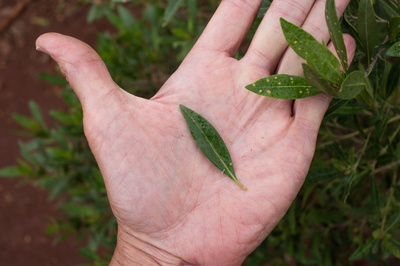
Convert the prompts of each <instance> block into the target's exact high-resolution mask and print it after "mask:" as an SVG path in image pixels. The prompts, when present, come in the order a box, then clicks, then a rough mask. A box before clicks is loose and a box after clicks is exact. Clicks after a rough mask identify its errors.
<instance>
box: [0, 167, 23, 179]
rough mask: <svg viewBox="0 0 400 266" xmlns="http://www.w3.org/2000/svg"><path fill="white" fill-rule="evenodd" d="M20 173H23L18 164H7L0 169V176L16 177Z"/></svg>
mask: <svg viewBox="0 0 400 266" xmlns="http://www.w3.org/2000/svg"><path fill="white" fill-rule="evenodd" d="M21 175H23V173H22V172H21V170H20V168H19V167H18V166H8V167H4V168H1V169H0V176H1V177H17V176H21Z"/></svg>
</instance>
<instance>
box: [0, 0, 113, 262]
mask: <svg viewBox="0 0 400 266" xmlns="http://www.w3.org/2000/svg"><path fill="white" fill-rule="evenodd" d="M78 2H79V1H55V0H52V1H48V0H34V1H26V0H23V1H19V0H5V1H0V94H1V96H0V168H3V167H6V166H9V165H13V164H15V163H16V161H17V159H18V158H21V156H20V152H19V146H18V141H19V140H27V138H26V137H25V136H21V135H19V134H17V133H16V131H18V130H20V129H21V128H20V127H18V124H17V123H16V122H15V121H14V120H13V118H12V114H15V113H20V114H24V115H28V114H29V108H28V102H29V101H30V100H34V101H35V102H36V103H37V104H38V105H39V106H40V107H41V108H42V110H43V112H44V113H46V112H48V111H49V110H50V109H61V110H65V109H66V108H67V106H66V104H65V103H64V102H63V101H62V99H61V88H60V87H59V86H55V85H53V84H51V83H49V82H46V81H44V80H43V79H41V78H40V77H39V73H56V72H57V70H56V68H55V64H54V63H53V61H52V60H51V59H50V58H49V57H48V56H46V55H43V54H41V53H39V52H37V51H36V50H35V40H36V38H37V37H38V36H39V35H40V34H42V33H45V32H60V33H64V34H68V35H71V36H75V37H77V38H79V39H81V40H83V41H85V42H87V43H89V44H90V45H92V46H94V45H95V44H96V42H97V38H96V34H97V33H98V32H103V31H106V30H112V29H113V28H112V27H111V26H110V24H109V23H107V22H106V21H105V20H104V19H103V20H99V21H96V22H94V23H87V15H88V11H89V8H90V6H89V5H82V4H78ZM46 119H47V121H48V120H49V119H48V117H46ZM49 217H57V218H62V217H63V215H62V214H61V213H60V211H58V210H57V206H56V204H55V202H49V201H48V192H46V191H45V190H43V189H42V188H40V187H38V186H34V185H32V184H31V183H28V184H21V179H0V247H1V248H0V261H1V263H0V264H2V265H77V264H78V263H82V262H85V261H86V262H89V260H87V259H86V260H85V258H84V257H82V256H79V254H78V249H79V247H80V246H81V245H82V244H79V243H77V242H76V241H75V238H76V236H73V237H72V238H71V239H69V240H67V241H65V242H61V243H59V244H58V245H54V244H53V242H54V236H51V235H48V234H46V233H45V232H46V226H47V224H48V223H49Z"/></svg>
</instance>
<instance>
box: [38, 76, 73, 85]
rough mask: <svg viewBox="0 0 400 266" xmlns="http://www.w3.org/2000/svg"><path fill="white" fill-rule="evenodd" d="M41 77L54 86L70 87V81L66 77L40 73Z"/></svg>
mask: <svg viewBox="0 0 400 266" xmlns="http://www.w3.org/2000/svg"><path fill="white" fill-rule="evenodd" d="M39 77H40V78H41V79H43V80H45V81H47V82H50V83H51V84H54V85H61V86H65V85H68V81H67V80H66V79H65V78H64V77H58V76H56V75H53V74H49V73H40V74H39Z"/></svg>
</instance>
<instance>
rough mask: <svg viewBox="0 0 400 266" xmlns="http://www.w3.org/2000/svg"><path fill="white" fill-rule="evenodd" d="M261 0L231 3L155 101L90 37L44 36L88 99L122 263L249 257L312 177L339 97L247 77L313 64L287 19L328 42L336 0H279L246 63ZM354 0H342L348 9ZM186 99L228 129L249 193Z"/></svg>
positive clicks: (87, 118)
mask: <svg viewBox="0 0 400 266" xmlns="http://www.w3.org/2000/svg"><path fill="white" fill-rule="evenodd" d="M261 2H262V1H261V0H247V1H245V0H242V1H240V0H236V1H234V0H225V1H222V3H221V4H220V6H219V8H218V10H217V11H216V14H215V15H214V16H213V18H212V20H211V21H210V23H209V25H208V26H207V28H206V29H205V31H204V33H203V34H202V36H201V37H200V39H199V41H198V42H197V43H196V45H195V47H194V48H193V49H192V51H191V52H190V53H189V55H188V56H187V57H186V59H185V60H184V62H183V63H182V64H181V66H180V67H179V69H178V70H177V71H176V72H175V73H174V74H173V75H172V76H171V77H170V79H169V80H168V81H167V82H166V83H165V84H164V86H163V87H162V88H161V89H160V91H159V92H158V93H157V94H156V95H155V96H154V97H153V98H152V99H150V100H145V99H142V98H138V97H135V96H133V95H130V94H128V93H127V92H125V91H124V90H122V89H120V88H119V87H118V86H117V85H116V84H115V83H114V82H113V81H112V79H111V77H110V75H109V74H108V71H107V69H106V67H105V65H104V64H103V62H102V60H101V59H100V58H99V56H98V55H97V54H96V53H95V52H94V51H93V50H92V49H91V48H90V47H88V46H87V45H85V44H84V43H82V42H80V41H78V40H76V39H73V38H71V37H67V36H62V35H59V34H54V33H51V34H45V35H42V36H41V37H40V38H39V39H38V40H37V47H38V48H39V50H41V51H43V52H46V53H48V54H49V55H51V56H52V57H53V58H54V59H55V61H56V62H57V63H58V64H59V65H60V67H61V70H62V72H63V73H64V74H65V76H66V78H67V80H68V81H69V83H70V85H71V87H72V88H73V89H74V91H75V92H76V93H77V95H78V97H79V99H80V101H81V103H82V106H83V111H84V128H85V134H86V137H87V139H88V142H89V144H90V147H91V149H92V152H93V154H94V156H95V157H96V160H97V162H98V164H99V167H100V170H101V172H102V175H103V178H104V181H105V184H106V188H107V193H108V196H109V199H110V205H111V208H112V210H113V212H114V214H115V216H116V218H117V221H118V243H117V248H116V251H115V254H114V257H113V260H112V263H115V264H127V265H132V264H135V263H136V264H145V265H150V264H152V263H154V264H157V263H159V264H168V263H170V264H200V265H239V264H241V263H242V262H243V260H244V259H245V258H246V256H247V255H248V254H250V253H251V252H252V251H253V250H254V249H255V248H256V247H257V246H258V245H259V244H260V243H261V242H262V241H263V240H264V239H265V238H266V237H267V235H268V234H269V233H270V232H271V230H272V229H273V228H274V227H275V226H276V224H277V223H278V222H279V220H280V219H281V218H282V217H283V215H284V214H285V212H286V211H287V209H288V208H289V206H290V205H291V203H292V201H293V199H294V198H295V196H296V194H297V192H298V190H299V189H300V187H301V186H302V184H303V182H304V179H305V176H306V174H307V172H308V169H309V166H310V163H311V160H312V157H313V154H314V149H315V143H316V138H317V133H318V129H319V126H320V123H321V120H322V118H323V115H324V113H325V111H326V109H327V107H328V105H329V102H330V98H329V97H328V96H327V95H325V94H320V95H317V96H314V97H310V98H306V99H302V100H295V101H287V100H278V99H272V98H266V97H261V96H259V95H256V94H253V93H251V92H249V91H248V90H246V89H245V88H244V86H245V85H247V84H249V83H251V82H254V81H255V80H257V79H259V78H262V77H265V76H269V75H272V74H275V73H285V74H294V75H300V74H301V73H302V69H301V62H302V60H301V59H300V58H299V57H298V56H297V55H296V54H295V53H294V52H293V51H292V50H291V49H287V47H288V46H287V44H286V41H285V38H284V36H283V34H282V31H281V28H280V23H279V18H280V17H283V18H285V19H286V20H288V21H290V22H292V23H294V24H297V25H302V27H303V28H304V29H305V30H307V31H308V32H310V33H311V34H312V35H314V36H315V37H316V39H318V40H321V39H324V40H328V39H329V34H328V30H327V28H326V26H325V18H324V8H325V1H315V3H314V1H311V0H303V1H298V0H275V1H274V2H273V3H272V5H271V7H270V9H269V10H268V12H267V14H266V15H265V17H264V19H263V22H262V23H261V25H260V27H259V29H258V30H257V33H256V35H255V37H254V39H253V40H252V43H251V46H250V48H249V49H248V51H247V53H246V55H245V57H244V58H243V59H242V60H240V61H238V60H236V59H234V58H233V57H234V55H235V54H236V52H237V50H238V48H239V46H240V44H241V42H242V40H243V39H244V37H245V36H246V34H247V31H248V29H249V28H250V26H251V23H252V22H253V19H254V17H255V16H256V14H257V11H258V8H259V6H260V4H261ZM348 2H349V0H337V7H338V12H339V13H340V14H341V13H342V12H343V10H344V9H345V7H346V6H347V4H348ZM345 42H346V45H347V47H348V54H349V60H351V58H352V56H353V54H354V49H355V44H354V41H353V40H352V39H351V38H350V37H348V36H345ZM331 48H332V47H331ZM332 50H333V49H332ZM179 104H184V105H186V106H188V107H189V108H191V109H193V110H195V111H196V112H198V113H200V114H201V115H202V116H204V117H205V118H206V119H207V120H208V121H210V122H211V123H212V124H213V125H214V126H215V127H216V129H217V130H218V132H219V133H220V135H221V136H222V138H223V139H224V141H225V143H226V144H227V147H228V149H229V150H230V153H231V156H232V160H233V165H234V167H235V172H236V176H237V177H238V179H239V181H240V182H241V183H242V184H244V185H245V186H246V187H247V188H248V191H244V190H242V189H241V188H240V187H239V186H238V185H237V184H236V183H235V182H233V181H232V180H231V179H230V178H228V177H227V176H225V175H224V174H223V173H221V171H219V170H218V169H217V168H215V167H214V166H213V165H212V164H211V163H210V162H209V161H208V159H207V158H206V157H205V156H204V155H203V154H202V153H201V151H200V150H199V149H198V148H197V147H196V145H195V144H194V141H193V139H192V137H191V135H190V133H189V130H188V128H187V126H186V123H185V120H184V118H183V117H182V114H181V113H180V110H179Z"/></svg>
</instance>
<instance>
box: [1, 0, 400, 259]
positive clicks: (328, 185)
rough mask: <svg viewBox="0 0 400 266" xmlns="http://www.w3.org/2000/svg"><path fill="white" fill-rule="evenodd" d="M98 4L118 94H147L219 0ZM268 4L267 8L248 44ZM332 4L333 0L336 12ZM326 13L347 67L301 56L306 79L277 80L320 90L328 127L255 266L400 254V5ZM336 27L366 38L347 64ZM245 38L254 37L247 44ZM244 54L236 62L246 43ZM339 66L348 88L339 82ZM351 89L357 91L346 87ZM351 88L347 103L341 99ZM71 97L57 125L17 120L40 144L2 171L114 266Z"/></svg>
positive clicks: (66, 95) (294, 35)
mask: <svg viewBox="0 0 400 266" xmlns="http://www.w3.org/2000/svg"><path fill="white" fill-rule="evenodd" d="M85 1H86V2H88V3H89V2H90V3H91V2H93V1H91V0H85ZM85 1H83V2H85ZM96 2H101V3H102V4H100V5H99V4H92V6H91V10H90V12H89V15H88V20H89V21H92V20H94V19H97V18H100V17H103V16H105V17H106V18H107V19H108V20H109V21H110V23H111V24H112V25H114V26H115V28H116V32H117V33H113V34H111V33H104V34H101V35H99V44H98V48H97V51H98V52H99V54H100V55H101V57H102V58H103V59H104V60H105V62H106V64H107V67H108V68H109V70H110V72H111V73H112V76H113V78H114V79H115V80H116V82H117V83H118V84H120V85H121V87H123V88H127V90H128V91H130V92H133V93H135V94H136V95H138V96H142V97H149V96H151V95H152V94H153V93H154V92H155V90H156V88H159V87H160V85H161V83H163V81H164V80H165V79H166V78H167V77H168V76H169V75H170V74H171V73H172V71H173V70H174V69H175V68H176V67H177V66H178V64H179V62H180V61H181V59H183V57H184V55H185V54H186V53H187V52H188V51H189V49H190V48H191V47H192V45H193V44H194V41H195V39H196V38H197V37H198V36H199V35H200V33H201V31H202V30H203V28H204V27H205V23H206V22H207V21H208V20H209V18H210V16H211V14H212V13H213V12H212V11H213V10H215V8H216V6H217V4H218V2H219V1H214V0H208V1H199V2H197V1H196V0H171V1H169V3H168V4H166V1H161V0H159V1H152V4H146V2H148V1H145V0H143V1H134V2H135V3H133V2H129V3H128V4H124V5H120V3H119V2H124V1H122V0H109V1H96ZM270 2H271V1H263V4H262V9H261V10H260V12H259V14H258V16H257V19H256V21H255V23H254V25H253V27H252V29H251V31H250V33H249V36H248V40H249V39H250V38H251V37H252V35H253V34H254V31H255V29H256V28H257V26H258V24H259V23H260V21H261V19H262V17H263V15H264V13H265V12H266V11H267V9H268V7H269V5H270ZM332 2H333V1H328V3H329V4H330V5H332ZM137 10H145V11H144V12H143V13H141V12H137ZM327 12H328V17H329V18H331V19H330V20H328V26H329V28H330V29H334V31H333V30H331V32H332V33H331V39H332V42H333V43H334V45H335V48H336V50H337V54H338V57H339V60H337V59H329V60H328V61H329V62H331V63H332V62H333V65H331V66H330V67H328V68H326V67H325V66H320V65H315V64H313V57H312V56H311V57H309V55H310V54H309V53H308V54H307V55H306V54H305V53H300V56H302V57H303V58H304V59H305V60H306V62H307V64H305V65H303V67H304V72H305V78H302V77H297V76H278V77H277V78H278V79H279V81H277V82H276V83H275V85H274V86H280V85H282V84H283V83H284V82H286V83H288V84H289V86H287V87H288V88H289V87H290V85H291V84H294V83H297V84H298V85H299V84H300V85H302V84H303V85H302V86H305V87H304V88H303V89H302V93H300V90H295V89H291V90H292V92H290V90H288V91H289V92H288V93H289V94H290V93H291V96H290V97H289V96H287V95H289V94H287V93H286V94H285V95H284V97H287V98H290V99H293V98H302V97H304V96H310V95H311V94H316V93H320V92H321V91H324V92H327V93H328V94H330V95H331V96H332V97H333V101H332V104H331V106H330V108H329V110H328V115H326V117H325V119H324V121H323V124H322V126H321V130H320V136H319V141H318V144H317V150H316V155H315V158H314V161H313V164H312V166H311V170H310V172H309V174H308V176H307V179H306V182H305V184H304V186H303V188H302V190H301V191H300V193H299V196H298V197H297V199H296V200H295V201H294V202H293V205H292V206H291V208H290V209H289V211H288V213H287V214H286V216H285V217H284V218H283V220H282V221H281V223H279V224H278V226H277V227H276V228H275V230H274V231H273V232H272V233H271V235H270V236H269V237H268V238H267V239H266V240H265V242H264V243H262V244H261V245H260V247H259V248H258V249H257V250H256V251H255V252H254V253H253V254H252V255H250V256H249V258H248V259H247V260H246V262H245V263H246V265H260V264H263V263H265V262H270V263H273V264H290V263H293V262H297V263H299V264H310V265H332V264H343V262H349V263H350V264H351V263H352V261H356V260H360V259H363V260H364V261H365V262H367V263H370V264H373V263H376V264H382V263H383V262H384V261H385V260H388V263H390V262H391V260H395V259H396V258H397V259H398V258H400V251H399V248H400V237H399V236H400V232H399V231H400V230H399V224H400V178H399V177H398V172H399V171H398V167H399V165H400V136H399V132H400V126H399V120H400V90H399V86H400V85H399V77H400V60H399V59H398V56H399V46H398V45H399V43H398V42H399V40H400V35H399V31H400V28H399V25H400V3H399V1H398V0H379V1H370V0H351V1H350V5H349V7H348V8H347V10H346V12H345V15H344V17H343V19H342V20H341V21H339V20H337V18H335V16H334V14H333V12H334V11H333V9H332V6H331V7H329V6H328V8H327ZM335 14H336V13H335ZM335 23H336V24H335ZM338 25H340V26H341V28H339V27H338ZM282 26H283V31H284V33H285V36H286V38H287V40H288V43H289V44H291V45H292V47H294V48H295V49H296V48H297V50H298V48H301V49H300V50H301V51H306V50H307V48H308V50H309V49H310V47H311V48H312V50H313V51H311V52H314V51H315V52H316V53H318V55H319V54H321V53H323V54H324V55H326V58H332V57H331V55H328V52H329V51H328V50H327V49H326V48H325V46H324V45H323V44H321V43H319V42H318V41H316V40H315V39H314V38H313V37H312V36H311V37H310V35H309V34H308V33H306V32H304V31H302V30H301V29H300V28H298V27H296V26H294V25H292V24H290V23H288V22H286V21H284V20H282ZM285 29H286V30H285ZM339 30H340V31H343V32H345V33H348V34H351V35H352V36H353V37H354V38H355V40H356V41H357V50H356V56H355V59H354V60H353V63H352V64H351V65H350V66H349V65H346V62H345V60H347V58H346V56H345V54H344V51H345V49H343V48H340V47H343V46H342V40H341V39H340V38H341V37H340V36H341V34H338V32H339ZM300 39H302V40H303V42H299V40H300ZM295 41H297V42H296V43H295ZM248 43H249V41H245V45H246V44H248ZM296 45H297V46H296ZM299 45H301V46H299ZM314 48H315V49H314ZM342 50H343V53H342ZM240 51H241V52H239V54H238V55H237V58H240V57H241V55H242V54H243V52H244V51H245V46H244V48H242V49H241V50H240ZM298 51H299V50H298ZM327 51H328V52H327ZM313 56H315V54H314V55H313ZM335 60H336V61H335ZM338 67H339V69H340V70H339V71H340V72H338V71H337V69H338ZM332 71H334V72H336V74H337V76H339V81H338V80H337V79H335V78H332V76H331V75H335V74H332ZM307 73H308V74H310V75H311V76H312V78H309V75H307ZM352 73H357V74H353V75H357V76H356V78H354V79H353V81H352V82H350V83H348V84H354V83H356V84H358V83H359V81H361V80H362V82H361V83H362V86H361V85H360V86H359V88H356V90H354V89H353V87H354V86H347V85H346V83H345V82H346V80H348V79H350V77H351V75H352ZM360 73H361V74H362V75H360ZM42 77H43V78H44V79H47V80H49V81H51V82H53V83H55V84H58V85H60V84H61V85H65V84H66V83H65V81H64V80H63V79H58V78H56V77H54V76H51V75H42ZM274 80H275V76H273V77H272V79H271V78H270V82H271V81H272V83H274ZM354 80H355V81H356V82H354ZM260 82H263V84H261V83H259V84H261V85H262V86H264V85H265V84H266V83H267V82H266V79H263V81H260ZM279 82H281V84H279ZM292 82H293V83H292ZM255 84H256V85H258V83H257V82H256V83H255ZM269 84H270V83H269ZM343 84H345V85H346V86H345V85H343ZM268 86H270V85H268ZM274 86H272V87H269V88H264V87H257V89H256V90H254V92H255V93H260V90H262V92H264V94H265V96H272V94H273V93H276V94H279V93H281V92H282V90H281V91H280V92H278V89H277V88H275V87H274ZM344 86H345V87H346V88H350V89H346V90H344ZM251 87H255V86H253V85H252V84H250V86H249V87H248V89H250V90H252V88H251ZM307 89H308V90H307ZM341 89H343V90H342V91H340V90H341ZM349 90H350V91H351V92H352V93H351V95H350V96H349V95H346V94H345V95H344V94H342V93H343V92H344V91H346V92H347V91H349ZM268 91H271V92H270V93H268ZM293 91H294V92H296V93H293ZM308 92H310V93H308ZM354 97H355V98H354ZM63 99H64V101H65V102H66V103H68V105H69V109H68V111H67V112H61V111H55V110H53V111H50V113H49V114H50V120H51V121H52V124H51V125H48V124H46V123H45V119H44V118H43V115H42V114H41V112H40V110H39V108H38V107H37V105H36V104H35V103H33V102H31V103H30V108H31V111H32V116H31V117H28V116H23V115H15V116H14V118H15V120H16V121H17V122H18V123H19V124H21V125H22V126H23V127H24V128H25V129H26V130H24V134H27V133H29V134H30V136H31V141H28V142H26V143H22V142H21V143H20V147H21V156H22V159H21V160H19V161H18V165H17V166H12V167H8V168H4V169H1V170H0V175H3V176H9V177H14V176H25V177H24V179H23V180H24V181H28V182H34V183H35V184H37V185H40V186H43V187H44V188H45V189H46V190H48V191H49V195H50V199H57V201H58V204H59V207H60V209H61V210H62V211H63V212H64V214H65V217H66V219H65V220H56V219H51V224H50V225H49V227H48V232H49V233H55V234H57V235H58V237H59V239H62V238H64V237H66V236H68V235H70V234H73V233H77V234H78V235H80V236H82V237H85V236H86V237H87V238H88V239H89V243H88V245H87V246H86V247H85V248H82V250H81V253H82V254H83V255H85V256H87V257H89V258H91V259H93V261H94V262H95V263H96V264H107V261H108V259H109V257H110V255H108V257H107V256H105V257H100V256H99V255H97V254H96V252H97V247H98V246H99V245H102V246H106V247H110V248H111V250H112V248H113V247H114V245H115V236H116V222H115V219H114V217H113V216H112V213H111V210H110V208H109V205H108V200H107V197H106V193H105V188H104V184H103V181H102V178H101V174H100V172H99V170H98V167H97V165H96V162H95V160H94V158H93V156H92V154H91V152H90V149H89V147H88V145H87V142H86V140H85V137H84V134H83V128H82V111H81V107H80V105H79V101H78V100H77V98H76V97H75V95H74V94H73V92H72V90H71V89H69V88H67V89H65V90H64V91H63Z"/></svg>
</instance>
